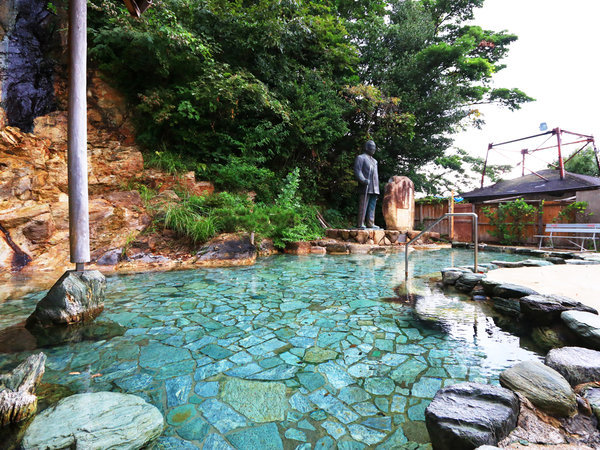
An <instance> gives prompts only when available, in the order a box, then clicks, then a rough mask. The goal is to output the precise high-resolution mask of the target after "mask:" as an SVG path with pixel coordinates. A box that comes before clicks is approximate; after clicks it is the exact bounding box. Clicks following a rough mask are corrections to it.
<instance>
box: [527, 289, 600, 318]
mask: <svg viewBox="0 0 600 450" xmlns="http://www.w3.org/2000/svg"><path fill="white" fill-rule="evenodd" d="M520 309H521V312H522V313H523V314H524V315H525V316H526V317H528V318H529V319H531V320H533V321H535V322H536V323H539V324H548V323H551V322H555V321H558V320H560V314H561V313H562V312H563V311H569V310H575V311H586V312H589V313H592V314H598V311H596V310H595V309H594V308H590V307H589V306H585V305H584V304H582V303H580V302H578V301H576V300H573V299H571V298H568V297H563V296H561V295H539V294H538V295H527V296H525V297H521V300H520Z"/></svg>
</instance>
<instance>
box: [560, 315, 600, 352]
mask: <svg viewBox="0 0 600 450" xmlns="http://www.w3.org/2000/svg"><path fill="white" fill-rule="evenodd" d="M560 318H561V319H562V321H563V322H564V323H565V325H566V326H567V327H568V328H569V329H570V330H571V331H573V332H574V333H575V334H576V335H577V336H578V337H580V338H581V341H582V342H581V343H582V344H583V346H584V347H588V348H594V349H597V350H600V316H598V315H596V314H592V313H589V312H585V311H565V312H563V313H561V315H560Z"/></svg>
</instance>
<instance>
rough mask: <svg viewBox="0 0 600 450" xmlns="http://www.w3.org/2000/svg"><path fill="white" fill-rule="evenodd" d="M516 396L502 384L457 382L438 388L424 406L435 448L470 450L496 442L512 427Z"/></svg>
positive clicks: (516, 408) (515, 420) (517, 412)
mask: <svg viewBox="0 0 600 450" xmlns="http://www.w3.org/2000/svg"><path fill="white" fill-rule="evenodd" d="M518 414H519V400H518V398H517V396H516V395H515V394H514V393H513V392H511V391H509V390H508V389H504V388H501V387H496V386H490V385H487V384H479V383H460V384H456V385H453V386H449V387H445V388H443V389H440V390H439V391H438V392H437V393H436V394H435V397H434V398H433V401H432V402H431V404H430V405H429V406H428V407H427V409H426V410H425V423H426V425H427V430H428V431H429V436H430V437H431V443H432V445H433V448H434V449H436V450H463V449H464V450H471V449H474V448H476V447H479V446H480V445H486V444H488V445H495V444H497V443H498V441H500V440H502V439H504V438H505V437H506V436H508V434H509V433H510V432H511V431H512V430H513V429H514V428H515V426H516V424H517V417H518Z"/></svg>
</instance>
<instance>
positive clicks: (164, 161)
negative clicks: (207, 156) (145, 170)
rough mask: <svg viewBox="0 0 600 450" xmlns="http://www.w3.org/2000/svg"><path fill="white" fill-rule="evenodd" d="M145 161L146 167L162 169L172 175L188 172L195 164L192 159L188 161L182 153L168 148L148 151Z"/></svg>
mask: <svg viewBox="0 0 600 450" xmlns="http://www.w3.org/2000/svg"><path fill="white" fill-rule="evenodd" d="M144 163H145V166H146V167H153V168H155V169H160V170H163V171H165V172H167V173H170V174H172V175H175V174H178V173H182V172H186V171H188V170H189V167H190V166H193V164H192V162H191V161H186V160H184V158H183V157H182V156H181V155H179V154H176V153H172V152H169V151H167V150H163V151H155V152H150V153H147V154H146V155H145V157H144Z"/></svg>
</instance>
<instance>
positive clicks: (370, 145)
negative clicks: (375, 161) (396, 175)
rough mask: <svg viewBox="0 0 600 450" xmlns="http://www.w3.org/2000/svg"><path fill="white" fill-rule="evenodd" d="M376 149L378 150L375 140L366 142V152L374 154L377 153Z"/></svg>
mask: <svg viewBox="0 0 600 450" xmlns="http://www.w3.org/2000/svg"><path fill="white" fill-rule="evenodd" d="M375 150H377V146H376V145H375V142H373V141H371V140H368V141H367V142H365V153H368V154H369V155H371V156H373V155H374V154H375Z"/></svg>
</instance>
